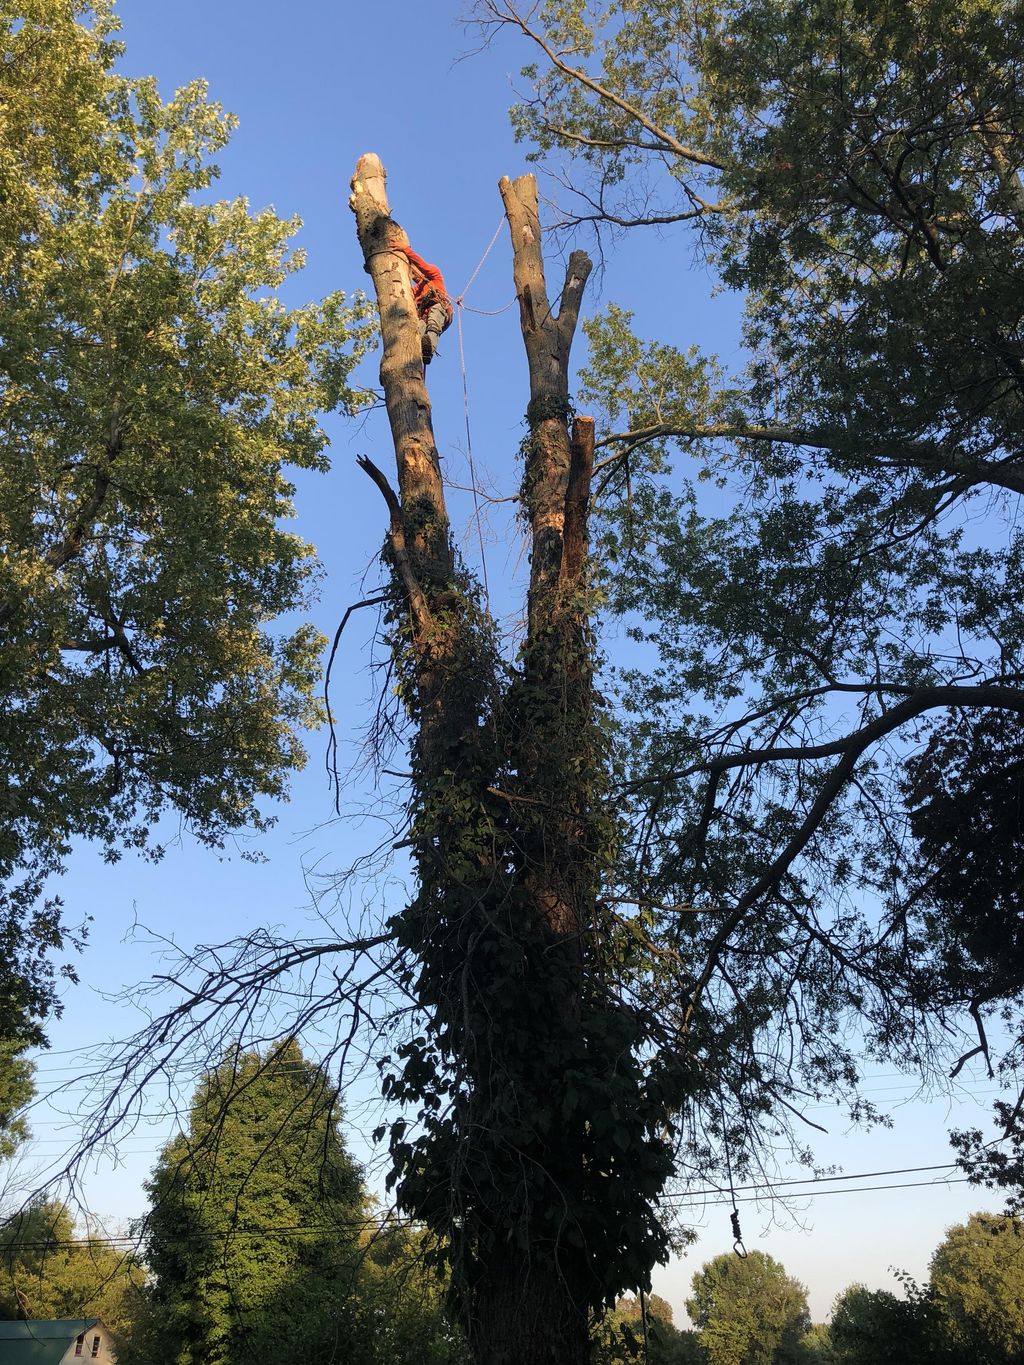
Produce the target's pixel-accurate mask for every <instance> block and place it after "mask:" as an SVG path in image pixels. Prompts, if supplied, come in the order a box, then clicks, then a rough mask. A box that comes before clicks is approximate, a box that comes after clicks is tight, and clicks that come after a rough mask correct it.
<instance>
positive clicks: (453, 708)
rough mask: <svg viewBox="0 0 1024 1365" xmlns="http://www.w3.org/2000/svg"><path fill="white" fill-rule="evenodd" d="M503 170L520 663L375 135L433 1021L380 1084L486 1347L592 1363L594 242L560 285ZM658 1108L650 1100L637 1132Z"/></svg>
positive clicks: (411, 1201)
mask: <svg viewBox="0 0 1024 1365" xmlns="http://www.w3.org/2000/svg"><path fill="white" fill-rule="evenodd" d="M500 188H501V193H502V197H503V199H504V202H505V208H506V213H507V216H508V221H509V227H510V230H511V233H512V241H513V250H514V274H515V282H516V290H517V293H518V296H519V302H520V314H521V320H522V328H523V339H524V342H525V345H526V352H527V357H528V360H529V368H530V402H529V408H528V412H527V418H528V423H529V428H530V434H529V437H528V439H527V441H526V443H525V468H524V473H523V494H522V497H523V506H524V510H525V513H526V516H527V519H528V523H529V528H530V536H531V548H532V553H531V563H530V585H529V602H528V631H527V640H526V643H525V645H524V647H523V651H522V657H521V659H520V661H519V664H518V666H517V667H512V666H510V665H508V664H507V663H504V662H502V661H501V660H500V658H499V655H498V652H497V650H496V648H495V645H494V638H495V632H494V627H493V622H492V621H491V620H490V618H489V617H488V616H487V614H486V613H485V612H484V611H483V610H482V608H481V606H480V601H479V596H478V593H477V591H476V585H475V584H474V583H473V582H472V581H471V580H470V579H469V577H468V575H466V573H465V572H464V571H463V570H460V569H459V567H458V565H457V563H456V558H455V555H454V553H453V551H452V547H451V542H450V533H449V525H448V518H447V512H446V510H445V505H444V492H443V487H442V481H441V476H440V470H439V464H438V460H437V453H436V449H435V447H434V437H433V431H432V428H431V423H430V403H429V399H428V397H427V393H426V388H425V385H424V375H423V370H422V366H421V364H420V357H419V337H418V333H417V328H416V314H415V308H414V305H413V301H412V293H411V288H410V282H409V275H408V268H407V265H406V261H405V258H404V257H403V256H402V255H401V254H400V253H396V252H395V251H393V250H392V249H391V248H392V247H393V246H394V245H395V244H396V243H401V242H404V241H405V240H406V239H405V234H404V232H403V231H402V229H401V228H400V227H399V226H398V224H397V223H396V222H395V221H394V220H393V219H392V218H391V216H390V211H389V207H388V202H387V196H386V193H385V189H384V171H383V168H382V167H381V165H380V162H379V161H378V159H377V158H376V157H375V156H364V157H362V158H360V161H359V164H358V166H357V169H356V175H355V177H354V179H353V182H352V189H353V193H352V200H351V204H352V208H353V210H354V212H355V214H356V226H357V231H358V234H359V240H360V242H361V244H362V247H363V251H364V256H365V259H366V265H367V268H368V270H369V272H370V275H371V278H372V279H373V283H374V288H375V290H376V292H377V299H378V304H379V307H380V318H381V332H382V335H383V340H384V356H383V361H382V364H381V382H382V384H383V387H384V392H385V398H386V401H387V409H388V416H389V418H390V422H391V430H392V435H393V438H394V445H395V455H396V460H397V468H398V492H397V493H396V492H395V491H394V490H393V489H392V488H391V487H390V485H389V483H388V480H387V479H386V477H385V476H384V475H383V474H382V473H381V471H380V470H379V469H377V468H376V466H374V465H372V464H371V463H370V462H369V461H367V460H364V461H362V463H363V466H364V468H365V469H366V471H367V473H368V474H370V476H371V477H372V478H373V479H374V481H375V482H376V483H377V485H378V487H379V488H380V489H381V492H382V493H383V495H384V497H385V499H386V501H387V505H388V509H389V514H390V525H389V532H388V541H387V547H386V551H385V558H386V559H387V561H388V562H389V564H390V566H391V568H392V581H393V591H394V594H395V603H396V607H395V616H396V621H397V628H396V630H395V634H394V637H393V641H392V644H393V650H394V654H395V659H396V665H397V667H398V670H399V674H400V677H401V678H402V680H403V686H404V688H405V696H406V700H407V705H408V709H409V713H410V717H411V719H412V721H413V723H414V727H415V738H414V743H413V802H412V806H413V829H412V838H411V840H410V842H411V846H412V849H413V856H414V858H415V860H416V866H417V878H418V893H417V896H416V898H415V900H414V902H413V903H412V905H410V906H409V907H408V909H407V910H406V911H404V912H403V913H402V914H401V915H399V916H397V917H396V919H395V920H394V921H393V924H394V927H395V933H396V937H397V938H398V941H399V943H401V944H404V945H405V946H406V947H408V948H409V949H410V951H411V954H412V962H413V965H412V966H411V967H410V971H409V976H408V985H409V988H410V990H412V991H413V992H414V993H415V995H416V997H417V1000H418V1003H419V1005H420V1007H421V1009H422V1011H423V1013H424V1016H425V1018H426V1020H427V1026H426V1028H425V1030H424V1032H423V1035H422V1036H421V1037H418V1038H416V1039H414V1040H412V1041H411V1042H410V1043H408V1044H406V1045H405V1046H404V1047H403V1050H402V1057H401V1060H400V1061H396V1063H395V1068H394V1071H393V1073H392V1074H391V1075H390V1076H389V1077H388V1078H387V1080H386V1087H387V1089H388V1093H389V1094H390V1095H392V1096H393V1098H395V1099H397V1100H399V1101H401V1102H404V1103H405V1104H406V1105H407V1106H409V1107H413V1106H417V1105H418V1106H419V1109H418V1118H419V1123H420V1132H419V1133H418V1135H417V1136H415V1138H413V1139H409V1138H407V1136H406V1133H405V1128H404V1125H400V1124H396V1125H395V1126H394V1127H393V1129H392V1134H391V1151H392V1157H393V1161H394V1166H395V1178H396V1187H397V1190H398V1194H399V1197H400V1199H401V1200H402V1202H403V1203H404V1205H405V1207H407V1208H408V1209H409V1210H410V1211H411V1212H413V1213H414V1214H416V1216H418V1217H419V1218H421V1219H423V1221H424V1222H425V1223H426V1224H427V1225H428V1226H429V1227H430V1228H431V1229H432V1230H433V1231H435V1232H436V1233H438V1235H439V1236H440V1238H441V1239H442V1240H443V1242H444V1243H445V1244H446V1245H447V1248H448V1259H449V1263H450V1266H451V1272H452V1283H453V1290H454V1294H455V1297H456V1299H457V1302H458V1304H459V1307H460V1310H461V1313H462V1317H463V1321H464V1323H465V1326H466V1332H467V1336H468V1339H469V1342H470V1345H471V1349H472V1351H473V1356H474V1359H475V1360H476V1361H477V1362H478V1365H584V1362H585V1361H586V1360H587V1358H588V1318H589V1314H590V1312H591V1310H592V1309H594V1308H596V1307H597V1306H599V1305H600V1304H601V1303H602V1302H603V1301H604V1300H606V1299H607V1298H608V1297H609V1294H610V1292H613V1291H610V1290H609V1288H608V1281H609V1279H610V1280H611V1281H612V1282H613V1283H615V1284H617V1283H619V1282H620V1280H617V1279H616V1276H620V1277H621V1273H622V1272H621V1270H620V1269H618V1268H617V1267H616V1266H615V1265H613V1264H612V1262H613V1261H614V1256H611V1255H610V1254H609V1249H610V1248H612V1247H613V1246H614V1247H617V1246H618V1245H619V1243H620V1242H621V1233H620V1231H619V1229H618V1227H617V1226H616V1220H617V1219H618V1218H619V1217H621V1216H625V1214H624V1211H623V1210H622V1209H618V1210H617V1208H616V1202H615V1201H616V1198H617V1197H618V1196H617V1195H616V1193H615V1191H616V1190H619V1189H620V1187H622V1188H625V1186H626V1185H628V1183H629V1182H628V1180H625V1181H624V1180H622V1178H621V1175H620V1173H621V1172H622V1171H623V1170H624V1163H623V1153H622V1149H621V1142H622V1136H623V1134H622V1132H621V1131H619V1132H616V1131H615V1127H616V1123H617V1124H618V1126H619V1128H620V1129H621V1128H622V1123H621V1122H619V1121H618V1120H616V1121H615V1122H609V1121H608V1119H607V1116H606V1115H603V1114H601V1115H596V1114H595V1106H602V1105H604V1104H606V1103H607V1104H608V1105H609V1106H610V1107H611V1110H612V1111H613V1112H615V1111H616V1109H617V1104H618V1101H617V1100H616V1098H615V1096H616V1094H617V1093H618V1091H617V1090H616V1087H618V1088H619V1090H621V1091H622V1093H623V1095H624V1096H627V1098H625V1099H624V1100H623V1104H624V1105H629V1104H632V1103H633V1098H635V1092H636V1075H635V1069H634V1070H631V1069H630V1065H631V1064H630V1062H629V1050H630V1044H631V1037H630V1035H629V1031H628V1024H627V1022H626V1020H625V1015H624V1013H623V1012H622V1011H619V1010H617V1008H616V1007H615V1005H614V1004H613V1003H612V1002H610V1000H609V998H608V996H607V995H606V994H605V993H604V987H603V984H601V983H598V984H595V983H594V982H593V981H589V980H588V976H587V971H586V959H587V952H588V947H587V945H588V939H591V938H593V935H594V934H595V932H596V931H597V927H598V926H597V920H598V905H597V893H598V887H599V884H600V878H601V874H602V872H603V870H604V869H605V868H606V866H607V865H608V861H609V857H610V848H611V840H610V837H609V835H608V832H607V829H606V828H605V825H604V823H603V817H602V816H601V815H600V810H601V807H602V800H601V798H602V796H603V788H602V783H603V774H604V769H605V755H604V753H603V749H602V742H601V738H600V732H599V728H598V726H597V725H596V723H595V715H594V712H595V697H594V685H593V652H594V651H593V644H592V639H591V631H590V602H589V595H588V588H587V579H586V566H587V514H588V507H589V498H590V481H591V475H592V471H593V452H594V432H593V423H592V421H590V419H588V418H578V419H577V420H576V421H575V422H574V423H573V424H572V431H571V432H570V406H569V396H568V395H569V378H568V369H569V352H570V347H571V344H572V339H573V335H574V332H575V329H576V323H577V317H578V311H579V306H580V301H581V297H582V293H583V289H584V286H585V284H586V280H587V277H588V275H589V273H590V261H589V260H588V259H587V257H586V256H585V255H584V254H583V253H582V252H574V253H573V254H572V256H571V257H570V260H569V267H568V270H567V272H566V278H565V283H564V285H563V287H562V291H561V294H560V307H558V308H557V310H555V309H552V308H551V306H550V305H549V303H548V298H547V292H546V287H545V281H544V267H543V260H542V257H541V245H540V242H541V238H540V224H539V220H538V216H537V192H536V184H535V182H534V179H533V177H532V176H525V177H522V178H521V179H518V180H516V181H514V182H512V181H509V180H502V182H501V186H500ZM636 1107H637V1112H638V1113H639V1112H640V1106H636ZM625 1121H626V1120H623V1122H625ZM629 1122H632V1120H629ZM646 1122H647V1120H646V1119H644V1118H642V1117H641V1118H638V1119H637V1120H636V1122H635V1133H636V1134H639V1142H638V1146H639V1150H641V1153H642V1152H643V1150H644V1149H643V1142H644V1141H646V1139H645V1137H644V1133H645V1131H646V1130H645V1128H644V1124H645V1123H646ZM616 1181H618V1184H616V1183H615V1182H616ZM641 1240H642V1239H641ZM651 1259H653V1256H652V1257H651ZM606 1262H607V1263H608V1264H606ZM609 1266H610V1267H611V1268H609Z"/></svg>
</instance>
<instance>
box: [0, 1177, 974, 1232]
mask: <svg viewBox="0 0 1024 1365" xmlns="http://www.w3.org/2000/svg"><path fill="white" fill-rule="evenodd" d="M951 1168H953V1163H952V1162H947V1163H946V1164H945V1165H942V1166H907V1167H904V1168H902V1169H898V1170H892V1171H862V1172H859V1173H858V1174H856V1175H847V1176H820V1177H816V1178H812V1179H809V1180H807V1181H806V1182H801V1181H786V1180H780V1181H776V1182H774V1183H770V1184H764V1185H741V1186H738V1187H737V1189H743V1190H755V1191H759V1193H754V1194H746V1195H743V1196H737V1198H738V1202H739V1203H743V1204H752V1203H756V1202H757V1201H758V1200H760V1199H764V1198H765V1197H766V1195H767V1194H770V1193H771V1192H773V1191H775V1190H777V1189H781V1188H783V1187H784V1186H791V1185H794V1184H801V1183H805V1184H809V1185H816V1184H825V1183H827V1182H828V1181H833V1180H866V1179H868V1178H869V1177H871V1176H881V1175H904V1174H907V1175H910V1174H916V1173H919V1172H923V1171H941V1170H949V1169H951ZM954 1169H955V1168H954ZM968 1183H969V1180H968V1177H967V1176H950V1177H948V1178H947V1179H945V1180H908V1181H901V1182H898V1183H894V1184H887V1185H853V1186H846V1187H844V1188H843V1189H829V1190H813V1189H812V1190H807V1191H793V1192H792V1193H793V1194H794V1196H795V1197H796V1198H800V1199H803V1198H806V1199H820V1198H822V1197H823V1196H824V1195H830V1194H833V1195H834V1194H873V1193H875V1192H881V1191H888V1190H919V1189H936V1188H937V1187H939V1186H948V1185H966V1184H968ZM723 1194H724V1191H723V1190H721V1189H718V1188H717V1187H716V1188H712V1189H701V1190H694V1191H692V1192H690V1193H687V1194H680V1195H671V1196H668V1197H666V1198H665V1199H662V1200H661V1201H659V1202H660V1204H661V1205H662V1206H664V1205H679V1204H684V1203H691V1202H694V1201H696V1200H698V1199H702V1200H703V1202H704V1203H705V1204H706V1205H709V1206H712V1207H714V1206H715V1205H721V1204H729V1203H731V1199H730V1198H728V1197H725V1198H723V1197H722V1196H723ZM709 1195H710V1196H715V1197H714V1198H708V1197H707V1196H709ZM13 1221H14V1220H13V1219H11V1220H9V1221H8V1224H7V1226H8V1227H10V1225H11V1223H12V1222H13ZM417 1226H419V1224H418V1223H417V1220H416V1219H413V1218H398V1217H394V1218H385V1219H380V1218H358V1219H332V1220H331V1221H330V1222H329V1223H296V1224H293V1225H291V1226H285V1227H276V1228H275V1227H266V1226H260V1227H246V1228H240V1227H232V1228H221V1229H212V1228H211V1229H205V1228H197V1229H195V1230H194V1231H193V1232H191V1233H190V1234H189V1235H188V1236H184V1237H157V1238H155V1239H154V1240H156V1241H161V1242H182V1243H188V1242H194V1241H202V1240H210V1239H218V1238H222V1237H223V1238H227V1237H291V1236H296V1235H301V1234H303V1233H319V1234H329V1233H331V1232H334V1231H340V1230H341V1229H343V1228H348V1229H359V1230H364V1229H366V1228H376V1229H378V1230H379V1231H382V1232H383V1231H386V1230H388V1229H390V1228H409V1227H417ZM144 1240H145V1235H144V1234H124V1233H122V1234H115V1235H113V1236H110V1237H84V1238H77V1239H71V1240H69V1241H55V1240H46V1241H31V1242H30V1241H24V1242H21V1241H19V1242H16V1243H14V1245H13V1246H12V1247H11V1248H10V1249H9V1251H8V1254H9V1252H10V1251H11V1250H26V1251H29V1250H42V1251H58V1250H77V1249H87V1248H89V1247H97V1248H100V1249H103V1248H111V1249H115V1250H116V1249H118V1248H131V1247H137V1246H138V1245H139V1244H140V1243H141V1242H142V1241H144Z"/></svg>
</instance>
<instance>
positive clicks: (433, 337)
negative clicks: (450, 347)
mask: <svg viewBox="0 0 1024 1365" xmlns="http://www.w3.org/2000/svg"><path fill="white" fill-rule="evenodd" d="M392 250H394V251H400V252H401V253H402V254H403V255H404V256H405V258H406V259H407V260H408V262H409V274H410V275H411V276H412V297H413V302H414V303H415V304H416V316H417V317H418V318H419V327H420V341H421V344H422V347H423V363H424V365H429V364H430V362H431V361H432V360H433V358H434V356H435V355H436V354H437V340H438V337H439V336H440V335H441V333H442V332H443V331H444V330H445V328H446V327H447V326H448V325H449V324H450V323H451V320H452V303H451V299H449V297H448V293H447V291H446V289H445V287H444V276H443V275H442V274H441V272H440V270H438V268H437V266H436V265H431V264H430V263H429V261H425V260H424V259H423V257H422V256H417V254H416V252H415V251H413V249H412V247H411V246H394V247H393V248H392Z"/></svg>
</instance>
